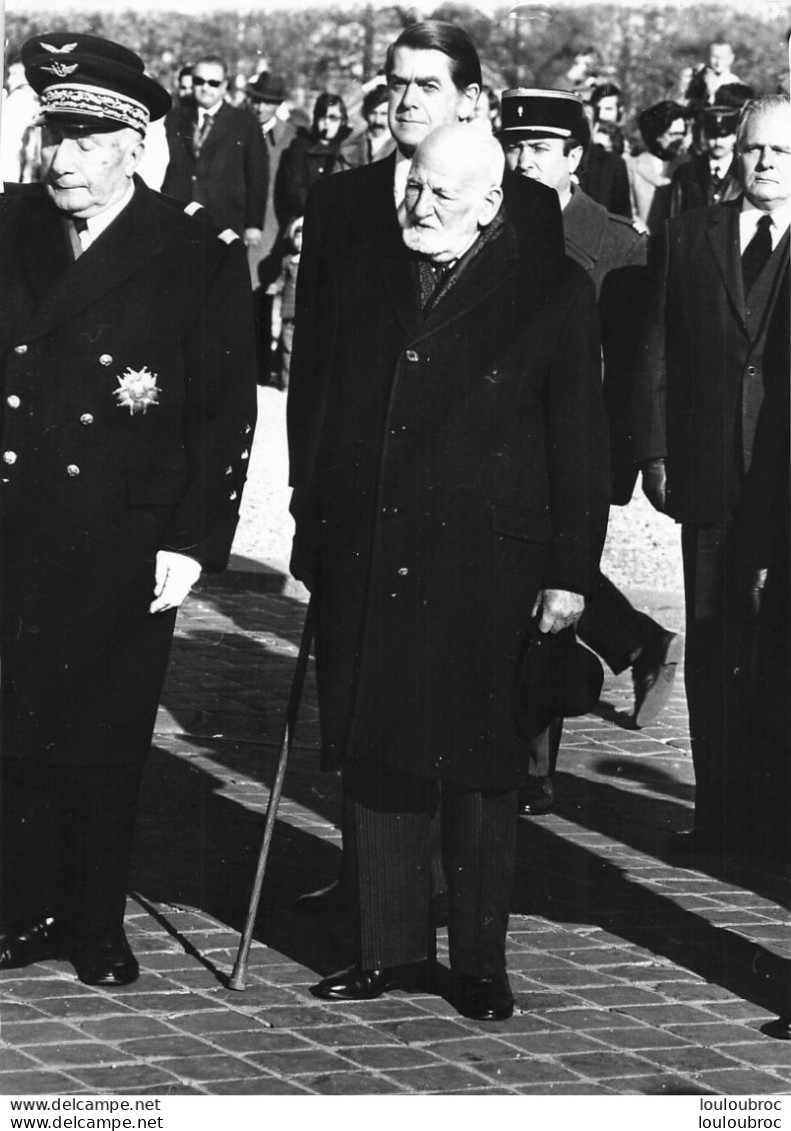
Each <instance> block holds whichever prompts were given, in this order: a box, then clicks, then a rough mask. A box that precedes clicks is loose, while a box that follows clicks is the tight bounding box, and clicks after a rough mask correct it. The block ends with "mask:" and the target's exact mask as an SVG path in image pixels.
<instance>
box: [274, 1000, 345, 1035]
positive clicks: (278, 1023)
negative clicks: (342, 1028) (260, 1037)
mask: <svg viewBox="0 0 791 1131" xmlns="http://www.w3.org/2000/svg"><path fill="white" fill-rule="evenodd" d="M256 1016H257V1018H258V1020H259V1021H266V1022H267V1023H268V1024H269V1025H271V1026H272V1028H273V1029H312V1028H313V1026H314V1025H328V1024H330V1023H331V1022H332V1021H333V1020H334V1019H335V1017H334V1014H333V1013H332V1012H331V1011H330V1010H329V1009H322V1008H321V1007H319V1006H315V1007H311V1006H308V1005H300V1004H297V1005H285V1006H280V1005H275V1006H273V1007H272V1008H271V1009H265V1010H263V1011H262V1012H261V1013H258V1014H256Z"/></svg>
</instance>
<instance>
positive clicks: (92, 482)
mask: <svg viewBox="0 0 791 1131" xmlns="http://www.w3.org/2000/svg"><path fill="white" fill-rule="evenodd" d="M0 200H2V213H0V215H1V216H2V232H0V237H1V238H0V298H1V300H2V301H1V305H2V322H1V323H0V358H1V359H2V361H1V365H2V406H1V407H2V439H1V441H0V473H1V478H2V511H1V512H0V517H1V518H2V543H1V544H2V588H1V589H0V599H1V600H2V630H3V631H2V676H3V752H4V754H7V755H12V756H16V757H20V756H23V757H25V758H39V759H49V760H54V761H59V762H64V761H65V762H72V763H75V764H88V765H90V764H98V763H106V762H108V761H113V760H119V761H129V760H133V759H135V758H138V757H141V756H143V755H144V754H145V752H146V750H147V748H148V743H149V741H150V735H151V730H152V727H153V722H154V718H155V713H156V709H157V699H158V695H159V691H160V688H161V683H162V678H163V675H164V670H165V665H166V662H167V655H168V649H169V644H170V638H171V634H172V629H173V623H174V620H175V616H174V614H172V613H165V614H157V615H154V616H152V615H151V614H149V613H148V605H149V603H150V601H151V600H152V589H153V581H154V559H155V555H156V552H157V550H160V549H164V550H173V551H178V552H182V553H185V554H188V555H191V556H193V557H195V558H197V559H198V560H199V561H200V562H201V564H202V565H203V567H204V568H205V569H208V570H216V569H222V568H223V566H224V565H225V562H226V559H227V555H228V552H229V549H230V544H231V539H232V536H233V531H234V528H235V525H236V519H237V512H238V506H239V496H240V494H241V490H242V486H243V482H244V478H245V470H246V467H247V460H248V457H249V450H250V443H251V441H252V430H253V426H254V421H255V378H254V369H253V364H252V360H253V359H252V356H251V354H252V346H253V338H252V321H251V319H252V314H251V309H250V301H249V282H248V275H247V268H246V263H245V257H244V252H243V248H242V245H241V243H240V242H238V241H237V242H235V243H231V244H229V243H227V242H225V241H224V240H223V239H221V238H220V237H219V236H218V234H217V229H215V228H214V227H213V226H212V225H210V224H209V223H208V222H205V221H201V220H199V219H197V218H192V217H190V216H187V215H185V214H184V213H183V212H181V210H180V208H179V207H177V206H176V205H175V204H173V203H172V202H168V201H166V200H165V199H164V198H163V197H161V196H159V195H158V194H157V193H153V192H151V191H150V190H149V189H147V188H146V186H145V185H144V184H143V183H142V182H139V181H138V182H137V183H136V188H135V194H134V196H133V198H132V201H131V203H130V204H129V205H128V206H127V207H126V208H125V209H124V211H123V212H122V213H121V214H120V216H119V217H117V218H116V219H115V220H114V221H113V223H112V224H111V225H110V226H109V227H108V229H107V230H106V231H105V232H104V233H103V234H102V235H101V236H99V237H98V239H97V240H96V242H95V243H94V244H93V245H92V246H91V247H90V248H89V249H88V250H87V251H86V252H85V253H84V254H83V255H82V256H81V257H80V258H79V259H78V260H76V261H74V259H73V254H72V252H71V249H70V244H69V241H68V238H67V235H66V231H65V226H64V222H63V220H62V219H61V217H60V214H59V213H57V212H56V210H55V209H54V208H53V206H52V205H51V204H50V202H49V199H48V197H47V195H46V193H45V191H44V190H43V189H41V188H40V187H39V186H24V187H23V188H22V189H21V190H17V191H16V192H13V193H12V194H10V195H7V196H6V197H4V198H0Z"/></svg>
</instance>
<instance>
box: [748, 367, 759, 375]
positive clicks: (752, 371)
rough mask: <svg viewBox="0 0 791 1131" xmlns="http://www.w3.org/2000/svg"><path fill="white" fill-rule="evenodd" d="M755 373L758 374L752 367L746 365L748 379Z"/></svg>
mask: <svg viewBox="0 0 791 1131" xmlns="http://www.w3.org/2000/svg"><path fill="white" fill-rule="evenodd" d="M757 372H758V370H757V369H756V368H755V366H754V365H748V366H747V376H748V377H754V376H755V374H756V373H757Z"/></svg>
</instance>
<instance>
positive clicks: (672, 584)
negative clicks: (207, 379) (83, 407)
mask: <svg viewBox="0 0 791 1131" xmlns="http://www.w3.org/2000/svg"><path fill="white" fill-rule="evenodd" d="M289 495H290V491H289V487H288V459H287V452H286V397H285V394H284V393H281V392H280V391H279V390H277V389H271V388H260V389H259V390H258V428H257V429H256V435H255V443H254V445H253V450H252V453H251V462H250V477H249V479H248V482H247V487H246V488H245V494H244V499H243V502H242V513H241V518H240V522H239V529H238V531H237V534H236V540H235V542H234V553H235V554H237V555H240V556H242V557H246V558H252V559H255V560H256V561H260V562H264V563H266V564H267V565H270V566H272V567H274V568H275V569H278V570H281V571H282V572H286V570H287V565H288V558H289V553H290V548H291V538H292V535H293V531H294V524H293V522H292V520H291V516H290V515H289V513H288V500H289ZM602 568H603V570H604V572H605V573H606V574H607V576H608V577H609V578H610V579H611V580H612V581H614V582H615V584H616V585H618V586H621V587H625V588H627V589H629V588H633V589H658V590H664V591H667V592H669V593H680V592H681V590H682V576H681V548H680V540H679V528H678V527H677V526H676V524H675V523H674V522H672V521H671V520H670V519H669V518H666V517H665V516H664V515H660V514H657V513H656V511H655V510H654V509H653V508H652V507H651V506H650V504H649V503H648V502H647V500H646V499H645V498H644V496H643V494H642V492H641V491H640V490H639V489H638V490H637V491H636V492H635V496H634V498H633V499H632V502H631V503H630V504H629V506H628V507H613V508H612V510H611V511H610V527H609V531H608V535H607V544H606V546H605V548H604V555H603V558H602Z"/></svg>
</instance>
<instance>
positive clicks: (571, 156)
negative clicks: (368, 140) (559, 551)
mask: <svg viewBox="0 0 791 1131" xmlns="http://www.w3.org/2000/svg"><path fill="white" fill-rule="evenodd" d="M502 113H503V129H502V132H501V135H500V140H501V141H502V144H503V147H504V149H505V153H506V161H507V162H508V164H509V166H510V167H511V168H512V169H513V170H514V171H515V172H519V173H522V174H523V175H524V176H526V177H530V178H532V179H534V180H537V181H541V182H542V183H543V184H545V185H548V186H549V187H550V188H554V189H555V191H556V192H557V194H558V197H559V199H560V207H561V210H562V213H563V236H564V239H565V244H566V254H567V255H568V256H569V257H570V258H571V259H574V260H576V262H577V263H579V264H580V265H581V266H582V267H584V269H585V270H586V271H587V273H588V275H589V276H590V278H591V279H592V281H593V283H594V285H595V287H596V296H597V299H598V304H599V318H600V322H601V335H602V355H603V359H604V398H605V407H606V409H607V415H608V419H609V424H610V436H611V453H610V454H611V469H612V479H613V502H615V503H617V504H626V503H628V502H629V500H630V498H631V496H632V491H633V489H634V484H635V479H636V467H635V464H634V461H633V457H632V451H631V437H630V427H629V421H630V411H629V408H630V401H631V392H630V389H631V382H632V381H633V379H634V364H635V360H636V358H635V350H636V348H637V342H638V326H639V324H640V318H639V314H640V309H641V296H642V295H643V294H644V288H645V285H646V276H645V267H646V257H647V242H648V241H647V238H646V236H645V235H644V234H643V233H642V232H638V231H637V230H635V228H634V227H633V225H632V223H631V221H629V220H627V219H625V218H624V217H623V216H617V215H615V214H614V213H611V212H607V210H606V209H605V208H603V207H602V205H600V204H597V203H596V202H595V201H594V200H592V199H591V198H590V197H589V196H587V195H586V194H585V193H584V192H583V191H582V189H581V188H580V187H579V185H578V184H575V182H574V174H575V172H576V169H577V168H578V166H579V164H580V161H581V160H582V157H583V155H584V152H585V149H586V147H587V145H588V142H589V140H590V130H589V128H588V123H587V119H586V118H585V114H584V111H583V108H582V103H581V101H580V99H579V98H578V96H577V95H576V94H572V93H569V92H568V91H562V90H531V89H524V88H519V89H516V90H507V91H505V93H504V94H503V100H502ZM577 634H578V635H579V637H580V639H581V640H583V641H584V642H585V643H586V644H587V645H589V647H591V648H593V649H594V651H596V652H598V653H599V655H600V656H602V657H603V658H604V659H605V660H606V662H607V663H608V665H609V666H610V667H611V668H612V670H613V671H614V672H616V673H617V672H622V671H624V670H625V669H626V668H628V667H631V669H632V677H633V682H634V692H635V704H634V720H635V724H636V725H637V726H646V725H647V724H648V723H649V722H650V721H651V720H652V719H654V718H655V717H656V715H657V714H658V713H659V712H660V711H661V710H662V707H663V706H664V705H665V703H666V702H667V699H668V696H669V695H670V691H671V688H672V685H673V680H674V678H675V674H676V666H677V663H678V660H679V659H680V657H681V639H680V638H679V637H678V636H677V635H676V634H675V633H672V632H669V631H667V630H666V629H664V628H662V626H661V625H659V624H657V623H656V621H654V620H652V619H651V617H649V616H647V615H646V614H645V613H642V612H640V611H639V610H638V609H635V608H633V607H632V605H631V604H630V603H629V601H628V600H627V598H626V597H625V596H624V595H623V593H621V592H620V591H619V590H618V589H617V588H616V587H615V586H614V585H613V583H612V582H611V581H610V580H609V579H608V578H606V577H605V576H604V575H603V574H601V575H600V577H599V586H598V589H597V591H596V592H595V593H594V594H593V595H592V596H591V598H590V599H589V601H588V602H587V604H586V607H585V611H584V613H583V614H582V617H581V618H580V620H579V622H578V624H577ZM561 727H562V720H560V719H558V720H556V721H555V722H554V723H553V724H552V725H551V726H550V727H549V729H548V730H547V731H546V732H544V734H542V735H540V736H539V738H538V739H536V740H535V741H534V744H533V751H532V756H533V760H534V763H535V766H534V769H535V772H534V773H533V774H532V775H531V777H530V781H529V784H528V786H527V787H526V788H525V789H524V790H523V792H522V798H521V809H522V812H523V813H524V814H526V815H527V816H535V815H539V814H542V813H547V812H549V810H550V809H551V808H552V806H553V804H554V785H553V781H552V778H553V774H554V768H555V760H556V757H557V750H558V745H559V743H560V732H561Z"/></svg>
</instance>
